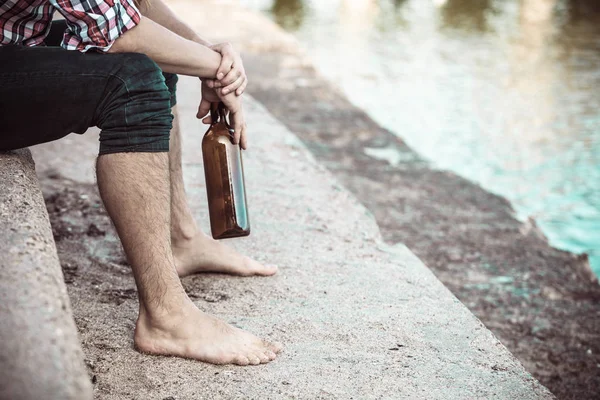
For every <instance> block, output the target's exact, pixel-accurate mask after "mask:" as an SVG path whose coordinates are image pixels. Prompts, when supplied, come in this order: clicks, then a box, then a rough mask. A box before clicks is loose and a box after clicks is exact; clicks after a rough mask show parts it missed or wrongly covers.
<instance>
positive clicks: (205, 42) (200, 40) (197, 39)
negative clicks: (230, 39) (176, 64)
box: [192, 34, 212, 48]
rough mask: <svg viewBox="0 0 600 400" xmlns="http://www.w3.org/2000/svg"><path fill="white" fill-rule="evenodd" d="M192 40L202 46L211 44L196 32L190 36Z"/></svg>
mask: <svg viewBox="0 0 600 400" xmlns="http://www.w3.org/2000/svg"><path fill="white" fill-rule="evenodd" d="M192 41H194V42H196V43H199V44H201V45H203V46H206V47H208V48H210V47H211V46H212V43H211V42H209V41H208V40H205V39H202V38H201V37H200V36H198V35H197V34H194V37H193V38H192Z"/></svg>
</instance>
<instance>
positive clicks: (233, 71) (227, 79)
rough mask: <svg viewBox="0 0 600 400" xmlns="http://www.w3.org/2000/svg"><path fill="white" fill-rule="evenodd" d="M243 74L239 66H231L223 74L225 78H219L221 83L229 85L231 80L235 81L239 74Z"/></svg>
mask: <svg viewBox="0 0 600 400" xmlns="http://www.w3.org/2000/svg"><path fill="white" fill-rule="evenodd" d="M242 75H244V71H242V70H241V69H239V68H235V66H233V67H231V71H229V73H228V74H227V75H226V76H225V78H223V79H220V81H221V85H223V86H229V85H231V84H232V83H233V82H235V81H237V80H238V79H239V77H240V76H242Z"/></svg>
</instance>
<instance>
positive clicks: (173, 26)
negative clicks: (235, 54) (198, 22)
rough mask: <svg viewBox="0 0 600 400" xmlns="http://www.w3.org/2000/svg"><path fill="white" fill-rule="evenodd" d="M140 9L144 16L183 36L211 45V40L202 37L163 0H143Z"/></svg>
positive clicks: (204, 44) (207, 45)
mask: <svg viewBox="0 0 600 400" xmlns="http://www.w3.org/2000/svg"><path fill="white" fill-rule="evenodd" d="M139 10H140V12H141V13H142V15H143V16H145V17H148V18H150V19H151V20H152V21H154V22H156V23H157V24H159V25H162V26H164V27H165V28H167V29H168V30H170V31H171V32H174V33H176V34H178V35H179V36H181V37H182V38H185V39H187V40H191V41H192V42H196V43H200V44H201V45H203V46H206V47H210V46H211V43H210V42H208V41H207V40H204V39H202V38H201V37H200V36H199V35H198V34H197V33H196V31H194V29H192V27H190V26H189V25H188V24H186V23H185V22H184V21H182V20H181V19H180V18H179V17H178V16H177V15H176V14H175V13H174V12H173V11H172V10H171V9H170V8H169V7H168V6H167V5H166V4H165V3H164V2H163V1H162V0H151V1H150V2H148V1H143V2H142V3H141V4H140V6H139Z"/></svg>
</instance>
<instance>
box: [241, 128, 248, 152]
mask: <svg viewBox="0 0 600 400" xmlns="http://www.w3.org/2000/svg"><path fill="white" fill-rule="evenodd" d="M247 134H248V126H247V125H246V124H245V123H244V124H243V125H242V135H241V139H240V143H241V145H242V149H244V150H246V149H247V148H248V136H247Z"/></svg>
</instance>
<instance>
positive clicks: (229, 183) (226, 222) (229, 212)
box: [202, 112, 250, 239]
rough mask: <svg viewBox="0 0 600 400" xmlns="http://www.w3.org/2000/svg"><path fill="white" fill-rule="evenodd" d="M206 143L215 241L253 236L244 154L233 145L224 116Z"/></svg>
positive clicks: (204, 158) (207, 134)
mask: <svg viewBox="0 0 600 400" xmlns="http://www.w3.org/2000/svg"><path fill="white" fill-rule="evenodd" d="M215 114H216V113H213V123H212V125H211V126H210V128H209V129H208V131H207V132H206V134H205V135H204V138H203V139H202V157H203V161H204V174H205V178H206V193H207V195H208V210H209V214H210V227H211V233H212V237H213V238H214V239H226V238H234V237H241V236H248V235H249V234H250V219H249V217H248V204H247V201H246V188H245V184H244V167H243V163H242V151H241V149H240V146H239V145H235V144H233V141H232V134H231V132H230V129H229V126H228V124H227V121H226V120H225V115H224V112H223V113H220V114H221V118H220V119H221V120H220V121H218V122H215V120H216V118H215V116H214V115H215Z"/></svg>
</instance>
